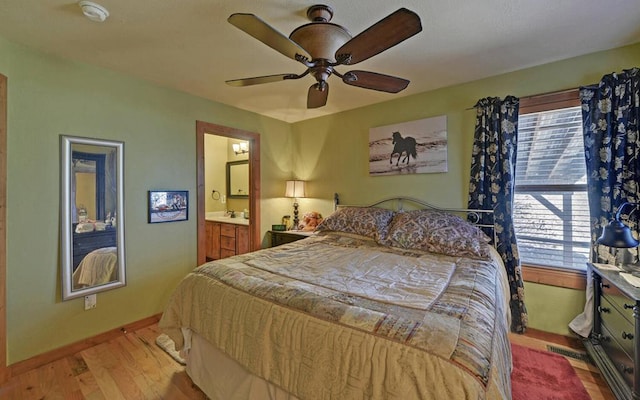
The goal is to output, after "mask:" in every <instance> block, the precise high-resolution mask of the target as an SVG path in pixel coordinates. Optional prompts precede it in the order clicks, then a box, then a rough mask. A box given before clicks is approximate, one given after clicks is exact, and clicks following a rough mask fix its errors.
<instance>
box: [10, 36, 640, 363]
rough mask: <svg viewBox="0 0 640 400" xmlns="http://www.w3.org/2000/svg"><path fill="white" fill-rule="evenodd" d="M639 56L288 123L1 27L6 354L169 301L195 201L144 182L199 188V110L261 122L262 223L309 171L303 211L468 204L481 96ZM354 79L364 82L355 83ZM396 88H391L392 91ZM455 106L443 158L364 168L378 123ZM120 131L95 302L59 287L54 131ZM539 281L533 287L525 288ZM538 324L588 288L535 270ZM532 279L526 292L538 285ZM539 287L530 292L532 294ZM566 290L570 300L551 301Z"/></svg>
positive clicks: (28, 353) (538, 86) (543, 70)
mask: <svg viewBox="0 0 640 400" xmlns="http://www.w3.org/2000/svg"><path fill="white" fill-rule="evenodd" d="M637 65H640V45H635V46H629V47H625V48H621V49H617V50H612V51H607V52H603V53H597V54H592V55H587V56H584V57H580V58H576V59H572V60H568V61H562V62H558V63H554V64H549V65H545V66H541V67H536V68H531V69H528V70H524V71H519V72H514V73H510V74H506V75H501V76H498V77H494V78H489V79H484V80H480V81H475V82H470V83H467V84H464V85H458V86H454V87H449V88H445V89H441V90H436V91H432V92H427V93H422V94H418V95H414V96H409V97H404V98H398V99H395V100H391V101H389V102H387V103H383V104H377V105H373V106H369V107H364V108H360V109H356V110H351V111H347V112H343V113H340V114H337V115H332V116H327V117H322V118H317V119H313V120H309V121H303V122H299V123H295V124H287V123H284V122H281V121H277V120H273V119H269V118H266V117H262V116H259V115H256V114H253V113H249V112H246V111H242V110H239V109H236V108H233V107H229V106H225V105H222V104H219V103H215V102H211V101H207V100H204V99H201V98H197V97H194V96H190V95H187V94H184V93H180V92H177V91H174V90H170V89H166V88H161V87H158V86H155V85H153V84H150V83H148V82H145V81H141V80H138V79H134V78H131V77H128V76H124V75H121V74H118V73H116V72H113V71H108V70H104V69H99V68H95V67H91V66H87V65H85V64H80V63H76V62H73V61H69V60H62V59H59V58H55V57H51V56H49V55H46V54H44V53H40V52H36V51H33V50H29V49H27V48H25V47H22V46H20V45H17V44H15V43H12V42H8V41H6V40H5V39H3V38H1V37H0V73H2V74H4V75H6V76H7V77H8V78H9V80H8V92H9V93H8V106H9V107H8V108H9V109H8V116H9V120H8V154H7V162H8V177H7V196H8V198H7V297H8V298H7V341H8V344H7V345H8V357H9V359H8V363H9V364H12V363H15V362H17V361H20V360H24V359H26V358H29V357H32V356H34V355H37V354H40V353H43V352H45V351H48V350H52V349H55V348H58V347H60V346H63V345H65V344H69V343H73V342H76V341H78V340H81V339H84V338H87V337H91V336H93V335H96V334H98V333H102V332H105V331H107V330H109V329H113V328H115V327H118V326H121V325H124V324H127V323H129V322H132V321H136V320H140V319H142V318H145V317H148V316H150V315H153V314H156V313H159V312H161V311H162V309H163V306H164V304H165V303H166V300H167V298H168V296H169V294H170V293H171V291H172V289H173V288H174V287H175V285H176V284H177V282H178V280H179V279H180V278H181V277H182V276H184V274H185V273H187V272H188V271H189V270H191V269H192V268H193V267H194V266H195V263H196V221H195V201H192V202H191V205H190V206H191V210H190V215H191V216H193V217H192V218H190V219H189V221H186V222H178V223H170V224H155V225H149V224H147V222H146V192H147V190H149V189H152V188H176V189H186V190H189V191H190V192H191V193H192V197H191V198H192V199H194V198H195V190H196V187H195V175H196V170H195V168H196V165H195V121H196V120H202V121H207V122H211V123H215V124H220V125H225V126H230V127H235V128H240V129H245V130H248V131H252V132H257V133H259V134H260V135H261V154H260V157H261V189H262V192H261V193H262V197H261V201H260V207H261V215H262V220H261V222H262V224H261V231H262V232H263V234H264V232H265V231H266V230H267V229H269V227H270V226H271V224H274V223H278V222H279V221H280V218H281V216H282V215H283V214H285V213H291V201H290V200H291V199H284V198H283V197H282V196H283V191H284V181H285V180H286V179H289V178H291V177H298V178H302V179H306V180H309V193H308V195H309V197H310V198H307V199H302V200H301V201H300V207H301V212H305V211H309V210H318V211H320V212H322V213H324V214H327V213H329V212H330V211H331V210H332V198H333V193H334V192H338V193H340V194H341V198H342V201H343V202H345V203H366V202H370V201H373V200H376V199H379V198H381V197H386V196H391V195H405V196H414V197H418V198H421V199H425V200H427V201H430V202H432V203H434V204H436V205H447V206H463V205H464V204H465V202H466V191H467V185H468V183H467V180H468V178H467V174H468V169H469V159H470V151H471V143H472V136H473V126H474V111H473V110H469V108H470V107H472V106H473V105H474V104H475V102H476V101H477V100H478V99H479V98H481V97H486V96H501V97H503V96H505V95H507V94H513V95H516V96H526V95H532V94H537V93H544V92H550V91H555V90H560V89H565V88H571V87H576V86H579V85H582V84H589V83H594V82H597V81H598V80H599V79H600V77H601V76H602V75H603V74H605V73H609V72H612V71H620V70H621V69H623V68H630V67H632V66H637ZM354 90H357V89H356V88H354ZM389 98H390V99H393V96H391V95H390V97H389ZM437 115H446V116H447V121H448V140H449V143H448V145H449V147H448V172H447V173H442V174H419V175H411V176H382V177H369V175H368V161H367V160H368V157H367V156H368V147H367V143H368V132H369V128H371V127H375V126H381V125H389V124H392V123H397V122H404V121H410V120H415V119H421V118H427V117H431V116H437ZM61 134H64V135H76V136H87V137H95V138H103V139H112V140H121V141H123V142H124V143H125V150H124V155H125V179H124V184H125V223H126V255H127V286H126V287H124V288H121V289H117V290H113V291H108V292H103V293H99V294H98V296H97V308H96V309H94V310H90V311H84V309H83V301H82V299H77V300H71V301H67V302H62V301H61V300H60V283H59V281H60V273H59V265H58V264H59V262H58V258H59V250H58V247H59V239H58V237H59V233H58V226H59V217H58V208H59V200H58V197H59V166H58V165H59V156H58V153H59V151H58V150H59V136H60V135H61ZM530 288H531V289H530ZM526 289H527V292H528V293H527V295H528V296H531V297H532V298H531V300H530V302H529V312H530V314H531V326H532V327H534V328H538V329H544V330H547V331H552V332H560V333H562V332H565V331H566V324H567V323H568V320H569V319H570V317H568V315H573V314H576V313H577V311H579V310H580V308H581V307H582V304H583V302H584V299H583V297H584V293H583V292H582V291H570V290H566V289H558V288H551V287H547V286H544V285H534V284H531V285H529V284H527V287H526ZM529 292H530V293H529ZM534 296H535V298H533V297H534ZM558 301H560V302H562V303H565V302H566V304H571V307H572V310H571V312H568V313H567V314H560V313H549V312H548V311H550V309H551V307H552V306H553V305H554V304H555V305H557V304H558Z"/></svg>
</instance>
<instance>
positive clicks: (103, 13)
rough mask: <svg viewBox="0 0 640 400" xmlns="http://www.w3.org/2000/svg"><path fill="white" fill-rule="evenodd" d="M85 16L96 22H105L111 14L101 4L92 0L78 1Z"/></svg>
mask: <svg viewBox="0 0 640 400" xmlns="http://www.w3.org/2000/svg"><path fill="white" fill-rule="evenodd" d="M78 5H79V6H80V8H81V9H82V13H83V14H84V16H85V17H87V18H89V19H90V20H91V21H94V22H104V21H105V20H106V19H107V17H108V16H109V11H107V9H106V8H104V7H103V6H101V5H100V4H97V3H94V2H92V1H81V2H79V3H78Z"/></svg>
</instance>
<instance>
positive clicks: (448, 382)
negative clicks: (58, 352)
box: [160, 233, 511, 400]
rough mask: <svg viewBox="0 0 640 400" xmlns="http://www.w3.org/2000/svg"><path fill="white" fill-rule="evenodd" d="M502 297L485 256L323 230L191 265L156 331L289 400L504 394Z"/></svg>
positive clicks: (497, 269)
mask: <svg viewBox="0 0 640 400" xmlns="http://www.w3.org/2000/svg"><path fill="white" fill-rule="evenodd" d="M506 293H508V292H507V280H506V277H505V273H504V267H503V266H502V264H501V262H500V261H499V257H498V256H497V254H496V253H495V251H493V252H491V258H490V259H481V258H473V257H454V256H448V255H441V254H433V253H428V252H424V251H411V250H406V249H397V248H392V247H388V246H382V245H379V244H378V243H376V242H375V241H373V240H369V239H367V238H360V237H356V236H355V235H343V234H338V233H329V234H324V235H318V236H315V237H311V238H308V239H304V240H300V241H297V242H294V243H290V244H287V245H283V246H279V247H277V248H271V249H265V250H261V251H258V252H254V253H248V254H243V255H239V256H235V257H231V258H228V259H223V260H217V261H214V262H210V263H207V264H204V265H202V266H200V267H198V268H196V269H195V270H194V271H193V272H191V273H190V274H188V275H187V276H186V277H185V278H184V279H183V280H182V281H181V283H180V284H179V285H178V287H177V289H176V290H175V292H174V293H173V294H172V296H171V298H170V301H169V304H168V305H167V307H166V310H165V312H164V314H163V316H162V319H161V321H160V328H161V329H163V331H165V332H166V333H167V334H168V335H169V336H170V337H171V338H172V339H173V340H174V341H175V343H176V348H177V349H178V350H180V349H183V348H184V347H185V345H186V346H187V347H189V346H190V345H191V344H192V343H191V340H190V339H191V336H192V334H193V335H194V336H196V337H197V338H198V340H202V341H204V342H205V343H206V346H210V347H211V348H212V349H214V350H215V351H219V352H220V353H219V354H224V355H225V356H226V357H228V358H229V359H230V360H233V363H234V364H237V365H238V366H239V367H241V370H242V371H244V372H246V373H247V374H249V375H250V376H252V377H256V378H259V380H261V381H264V382H266V383H268V384H269V385H271V386H272V388H277V389H278V390H282V391H283V393H286V394H289V395H290V396H291V397H289V398H291V399H295V398H298V399H302V400H305V399H340V400H348V399H439V398H442V399H454V398H455V399H509V398H511V386H510V371H511V353H510V346H509V341H508V337H507V331H508V330H507V327H508V321H507V319H508V314H507V313H508V311H507V310H508V307H507V303H506V301H507V296H506V295H505V294H506ZM183 332H188V333H189V334H187V335H186V336H185V335H184V334H183ZM185 337H186V339H187V340H185ZM200 348H202V346H200ZM213 357H216V356H213ZM197 358H198V355H189V356H188V357H187V359H188V360H189V359H193V360H195V359H197ZM200 358H201V357H200ZM196 363H197V364H198V365H199V364H200V362H196ZM198 368H200V367H198ZM205 368H206V367H205ZM190 369H191V372H190V375H192V376H194V375H197V374H198V373H196V372H194V371H193V368H192V367H188V371H189V370H190ZM204 376H206V375H204ZM199 379H200V380H206V379H203V378H199ZM194 381H196V383H197V379H194ZM256 382H257V381H256ZM206 392H207V394H208V395H209V396H210V397H211V398H213V399H216V398H221V397H217V396H218V395H216V394H215V393H210V392H211V390H207V391H206ZM249 398H254V397H249ZM255 398H259V397H255ZM274 398H275V397H274Z"/></svg>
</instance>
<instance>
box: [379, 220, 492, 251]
mask: <svg viewBox="0 0 640 400" xmlns="http://www.w3.org/2000/svg"><path fill="white" fill-rule="evenodd" d="M490 241H491V240H490V239H489V237H488V236H487V235H485V233H484V232H482V230H480V228H478V227H476V226H474V225H472V224H470V223H468V222H467V221H465V220H463V219H462V218H460V217H458V216H456V215H453V214H449V213H446V212H443V211H435V210H415V211H407V212H401V213H396V214H395V216H394V217H393V221H391V225H390V227H389V232H388V236H387V239H386V240H385V241H384V244H386V245H388V246H392V247H399V248H403V249H413V250H424V251H429V252H431V253H440V254H446V255H450V256H468V257H481V258H488V257H489V248H488V246H489V245H488V243H489V242H490Z"/></svg>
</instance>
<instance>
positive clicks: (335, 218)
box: [316, 207, 394, 241]
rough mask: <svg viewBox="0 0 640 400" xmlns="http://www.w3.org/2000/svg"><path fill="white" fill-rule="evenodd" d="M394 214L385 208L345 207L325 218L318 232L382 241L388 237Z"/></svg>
mask: <svg viewBox="0 0 640 400" xmlns="http://www.w3.org/2000/svg"><path fill="white" fill-rule="evenodd" d="M393 214H394V212H393V211H391V210H385V209H384V208H376V207H343V208H339V209H338V210H336V212H334V213H333V214H331V215H329V216H328V217H327V218H325V219H324V220H323V221H322V222H321V223H320V225H318V227H317V228H316V231H337V232H346V233H354V234H356V235H361V236H367V237H370V238H372V239H374V240H378V241H380V240H384V239H385V238H386V237H387V232H388V229H389V223H390V222H391V219H392V218H393Z"/></svg>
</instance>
